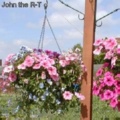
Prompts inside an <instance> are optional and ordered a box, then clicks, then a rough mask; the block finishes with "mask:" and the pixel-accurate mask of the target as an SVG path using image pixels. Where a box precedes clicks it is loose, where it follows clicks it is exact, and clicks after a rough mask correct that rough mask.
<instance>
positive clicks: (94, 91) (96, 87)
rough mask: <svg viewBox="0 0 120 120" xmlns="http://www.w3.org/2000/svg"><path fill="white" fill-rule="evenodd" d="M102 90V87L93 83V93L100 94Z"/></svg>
mask: <svg viewBox="0 0 120 120" xmlns="http://www.w3.org/2000/svg"><path fill="white" fill-rule="evenodd" d="M99 92H100V88H99V87H98V86H97V84H93V94H94V95H96V96H97V95H98V94H99Z"/></svg>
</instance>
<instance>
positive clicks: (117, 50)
mask: <svg viewBox="0 0 120 120" xmlns="http://www.w3.org/2000/svg"><path fill="white" fill-rule="evenodd" d="M116 53H117V54H120V45H118V47H117V48H116Z"/></svg>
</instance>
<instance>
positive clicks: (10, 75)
mask: <svg viewBox="0 0 120 120" xmlns="http://www.w3.org/2000/svg"><path fill="white" fill-rule="evenodd" d="M8 79H9V81H10V82H14V81H16V79H17V76H16V74H15V73H10V74H9V76H8Z"/></svg>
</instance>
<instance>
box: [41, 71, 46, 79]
mask: <svg viewBox="0 0 120 120" xmlns="http://www.w3.org/2000/svg"><path fill="white" fill-rule="evenodd" d="M41 78H42V79H46V74H45V72H44V71H43V72H42V73H41Z"/></svg>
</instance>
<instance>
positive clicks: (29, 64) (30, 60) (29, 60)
mask: <svg viewBox="0 0 120 120" xmlns="http://www.w3.org/2000/svg"><path fill="white" fill-rule="evenodd" d="M33 63H34V59H33V58H32V57H31V56H27V57H26V58H25V61H24V65H25V66H27V67H32V65H33Z"/></svg>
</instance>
